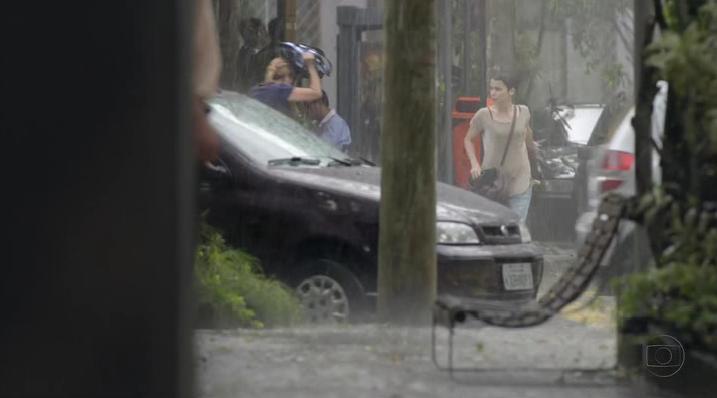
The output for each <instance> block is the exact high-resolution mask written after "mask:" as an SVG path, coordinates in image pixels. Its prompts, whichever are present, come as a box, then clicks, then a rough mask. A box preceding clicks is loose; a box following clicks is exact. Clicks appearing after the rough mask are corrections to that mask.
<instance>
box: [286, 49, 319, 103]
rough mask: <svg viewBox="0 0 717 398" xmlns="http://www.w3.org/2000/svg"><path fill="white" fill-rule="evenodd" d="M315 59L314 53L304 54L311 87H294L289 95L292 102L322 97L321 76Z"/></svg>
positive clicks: (308, 100)
mask: <svg viewBox="0 0 717 398" xmlns="http://www.w3.org/2000/svg"><path fill="white" fill-rule="evenodd" d="M314 59H315V58H314V54H311V53H306V54H304V62H306V66H307V67H308V69H309V87H294V89H293V90H291V95H289V101H290V102H311V101H316V100H317V99H320V98H321V96H322V93H321V78H320V77H319V72H318V71H317V70H316V65H315V64H314Z"/></svg>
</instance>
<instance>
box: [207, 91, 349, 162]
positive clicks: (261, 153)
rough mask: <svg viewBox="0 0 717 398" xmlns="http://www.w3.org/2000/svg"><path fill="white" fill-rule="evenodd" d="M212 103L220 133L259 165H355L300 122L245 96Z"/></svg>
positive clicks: (224, 95)
mask: <svg viewBox="0 0 717 398" xmlns="http://www.w3.org/2000/svg"><path fill="white" fill-rule="evenodd" d="M211 104H212V110H213V111H212V113H211V121H212V124H213V125H214V126H215V127H216V129H217V130H218V132H219V134H220V135H221V136H222V137H223V138H224V139H225V140H226V141H227V142H228V143H229V145H231V146H232V147H234V148H236V149H237V150H239V151H240V152H241V153H243V154H244V155H245V156H246V157H248V158H249V159H251V160H252V161H254V162H256V163H257V164H260V165H284V164H290V165H294V166H297V165H301V166H326V165H335V164H343V165H348V164H352V162H351V161H352V159H350V158H348V156H347V155H346V154H345V153H343V152H341V151H339V150H338V149H336V148H334V147H333V146H331V145H330V144H328V143H327V142H325V141H323V140H322V139H320V138H319V137H317V136H316V135H315V134H314V133H311V132H310V131H308V130H307V129H306V128H304V127H303V126H302V125H300V124H299V123H297V122H296V121H294V120H292V119H290V118H289V117H287V116H285V115H283V114H281V113H279V112H277V111H275V110H274V109H271V108H269V107H268V106H266V105H264V104H262V103H260V102H258V101H255V100H253V99H250V98H248V97H246V96H244V95H241V94H237V93H230V92H224V93H222V94H221V95H219V96H217V97H216V98H215V99H213V100H212V101H211Z"/></svg>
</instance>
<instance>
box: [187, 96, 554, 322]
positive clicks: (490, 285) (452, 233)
mask: <svg viewBox="0 0 717 398" xmlns="http://www.w3.org/2000/svg"><path fill="white" fill-rule="evenodd" d="M211 109H212V111H211V113H210V121H211V123H212V124H213V126H215V128H216V129H217V130H218V132H219V135H220V139H221V143H222V151H221V155H220V160H219V161H217V162H215V163H214V164H213V165H211V166H210V167H206V168H205V169H204V170H203V172H202V178H201V189H200V204H201V205H202V206H203V207H205V208H208V209H209V212H208V218H207V220H208V222H209V223H210V224H212V225H214V226H217V227H219V228H220V229H222V230H223V231H224V233H225V235H226V237H227V240H228V242H230V243H231V244H233V245H234V246H236V247H240V248H243V249H245V250H246V251H248V252H249V253H251V254H253V255H255V256H256V257H258V258H259V259H260V260H261V263H262V266H263V269H264V270H265V272H266V273H268V274H270V275H275V276H276V277H278V278H279V279H280V280H282V281H284V282H286V283H287V284H289V285H290V286H291V287H294V288H296V290H297V293H298V295H299V297H300V299H301V300H302V303H303V304H304V306H305V307H306V308H307V311H308V313H309V315H310V317H311V320H313V321H328V320H344V319H346V318H349V317H353V316H354V315H356V314H359V313H371V312H372V309H373V306H374V305H375V298H376V295H377V292H376V291H377V287H376V285H377V247H378V230H379V228H378V220H379V199H380V175H381V170H380V168H378V167H373V166H370V165H367V164H365V163H364V162H362V161H359V160H356V159H352V158H349V157H347V156H346V154H344V153H342V152H340V151H338V150H336V149H334V148H333V147H332V146H330V145H328V144H326V143H325V142H324V141H322V140H321V139H319V138H317V137H316V136H315V135H314V134H313V133H311V132H309V131H307V130H306V129H304V128H303V127H302V126H301V125H299V124H298V123H296V122H295V121H293V120H291V119H290V118H288V117H286V116H284V115H282V114H279V113H278V112H276V111H274V110H272V109H270V108H268V107H266V106H264V105H263V104H261V103H258V102H256V101H254V100H252V99H249V98H247V97H245V96H242V95H239V94H235V93H228V92H225V93H222V94H221V95H219V96H218V97H217V98H215V99H214V100H213V101H212V103H211ZM437 192H438V204H437V208H436V212H437V220H438V221H437V232H438V233H437V235H438V236H437V262H438V291H439V293H442V292H450V293H454V294H458V295H463V296H471V297H480V298H488V299H500V300H516V301H525V300H531V299H533V298H534V297H535V295H536V292H537V290H538V286H539V284H540V281H541V279H542V270H543V257H542V254H541V252H540V250H539V249H538V248H537V246H535V245H534V244H532V243H531V241H530V240H531V239H530V234H529V232H528V229H527V227H525V226H524V225H521V224H520V222H519V218H518V216H517V215H516V214H515V213H513V212H512V211H510V210H509V209H508V208H506V207H504V206H502V205H500V204H497V203H494V202H491V201H489V200H487V199H485V198H483V197H480V196H478V195H476V194H473V193H471V192H467V191H465V190H462V189H459V188H455V187H452V186H449V185H447V184H442V183H438V186H437Z"/></svg>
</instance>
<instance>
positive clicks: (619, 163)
mask: <svg viewBox="0 0 717 398" xmlns="http://www.w3.org/2000/svg"><path fill="white" fill-rule="evenodd" d="M667 92H668V86H667V82H664V81H660V82H658V93H657V95H656V96H655V98H654V101H653V113H652V119H651V122H652V139H653V140H654V142H655V143H656V144H657V145H661V142H662V135H663V130H664V124H665V108H666V102H667ZM634 116H635V108H634V107H632V108H631V109H629V110H628V111H627V112H626V113H625V114H624V116H623V117H622V119H621V121H620V123H619V124H618V127H617V128H616V129H615V130H614V132H613V134H612V135H611V136H610V138H609V140H608V142H607V143H606V144H604V145H603V146H601V147H600V148H599V149H598V150H597V151H595V153H594V156H592V158H591V159H589V160H588V162H587V167H586V177H587V178H586V180H587V188H586V200H585V203H584V209H585V211H584V212H582V213H581V214H580V215H579V216H578V219H577V221H576V223H575V236H576V245H577V247H580V246H582V244H583V242H584V241H585V237H586V236H587V234H588V232H589V231H590V228H591V226H592V223H593V220H594V219H595V217H596V211H597V207H598V205H599V204H600V200H601V198H602V196H603V194H605V193H607V192H617V193H620V194H623V195H625V196H628V197H629V196H634V195H635V194H636V185H635V131H634V129H633V128H632V119H633V117H634ZM659 165H660V156H659V153H658V151H656V150H655V151H653V154H652V178H653V181H654V182H656V183H659V182H660V181H661V169H660V167H659ZM612 246H613V247H612V249H611V252H612V253H613V254H615V255H614V256H613V255H610V253H609V254H608V255H606V256H605V257H604V259H603V262H604V263H603V264H602V265H603V266H607V265H608V264H609V263H610V262H611V259H613V258H614V259H616V260H619V262H614V261H613V262H612V263H613V264H614V265H615V267H613V269H612V270H611V272H609V275H619V274H622V273H623V272H624V271H626V269H625V267H631V268H642V267H643V266H644V265H646V264H647V263H648V262H649V259H650V258H651V255H652V254H651V253H650V250H649V244H648V241H647V237H646V235H645V231H644V229H643V228H642V227H640V226H639V225H638V224H636V223H634V222H632V221H627V220H626V221H623V222H621V224H620V230H619V236H618V239H615V240H613V243H612ZM618 263H619V264H618Z"/></svg>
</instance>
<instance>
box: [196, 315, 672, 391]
mask: <svg viewBox="0 0 717 398" xmlns="http://www.w3.org/2000/svg"><path fill="white" fill-rule="evenodd" d="M446 336H447V333H446V332H445V331H442V333H440V334H439V338H440V341H439V344H438V347H437V348H438V352H439V353H440V355H441V358H445V354H446V352H447V351H446V349H447V345H446V340H445V337H446ZM195 341H196V347H197V375H198V378H197V380H198V385H197V392H198V394H197V395H198V396H200V397H205V398H209V397H212V398H215V397H216V398H224V397H262V398H266V397H287V398H288V397H291V398H303V397H306V398H308V397H312V398H313V397H367V398H368V397H371V398H374V397H386V398H398V397H446V398H450V397H474V396H481V397H546V398H547V397H550V398H560V397H566V398H567V397H571V398H572V397H581V398H587V397H637V396H646V397H669V396H670V395H666V394H663V393H660V392H658V391H654V390H652V389H651V387H649V386H647V385H642V384H635V383H628V382H626V381H624V380H622V379H621V378H619V377H618V376H617V374H616V372H615V371H614V370H613V369H614V368H615V335H614V328H605V327H594V326H585V325H582V324H579V323H576V322H573V321H571V320H569V319H565V318H563V317H557V318H555V319H553V320H552V321H550V322H548V323H547V324H545V325H543V326H541V327H536V328H530V329H522V330H507V329H498V328H484V329H478V328H476V327H475V325H468V326H466V327H464V328H462V329H460V330H458V331H457V333H456V341H455V352H456V357H455V358H456V360H455V361H456V365H457V366H471V367H478V368H481V369H483V370H482V371H480V372H460V373H456V374H455V377H454V379H451V378H450V377H449V375H448V373H447V372H443V371H440V370H438V369H437V368H436V366H435V365H434V364H433V362H432V361H431V351H430V348H431V334H430V329H429V328H394V327H388V326H382V325H357V326H345V327H306V328H298V329H290V330H289V329H287V330H265V331H254V330H236V331H225V332H214V331H198V332H197V333H196V335H195ZM523 368H525V369H527V370H521V369H523ZM563 368H571V369H577V370H572V371H569V372H561V371H560V369H563Z"/></svg>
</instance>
